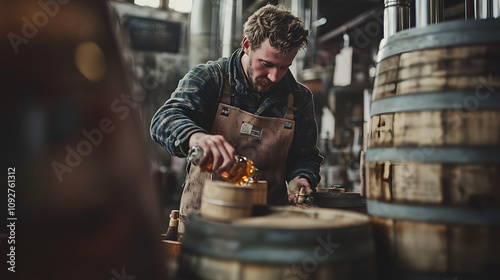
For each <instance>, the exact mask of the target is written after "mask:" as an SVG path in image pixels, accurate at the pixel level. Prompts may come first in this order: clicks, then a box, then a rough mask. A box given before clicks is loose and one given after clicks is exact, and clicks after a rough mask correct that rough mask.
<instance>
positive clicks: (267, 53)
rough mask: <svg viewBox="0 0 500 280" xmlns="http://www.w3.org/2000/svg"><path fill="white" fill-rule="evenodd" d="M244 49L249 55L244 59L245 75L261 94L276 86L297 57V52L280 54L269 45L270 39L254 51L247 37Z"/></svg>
mask: <svg viewBox="0 0 500 280" xmlns="http://www.w3.org/2000/svg"><path fill="white" fill-rule="evenodd" d="M242 47H243V51H244V52H245V54H246V55H247V57H246V58H244V59H245V60H243V59H242V64H243V68H244V69H245V74H246V75H247V78H248V80H249V81H250V82H251V83H252V86H253V87H254V88H256V89H257V90H258V91H259V92H267V91H269V90H270V89H271V88H272V87H273V86H274V85H276V84H277V83H278V82H279V81H280V80H281V79H282V78H283V76H285V74H286V72H288V68H289V67H290V66H291V65H292V62H293V60H294V58H295V56H296V55H297V51H295V52H290V53H286V54H283V53H280V52H279V51H278V50H277V49H275V48H274V47H272V46H271V45H270V44H269V39H266V40H265V41H263V42H262V43H261V45H260V47H259V48H257V49H252V48H250V43H249V41H248V39H247V38H246V37H245V38H244V39H243V43H242Z"/></svg>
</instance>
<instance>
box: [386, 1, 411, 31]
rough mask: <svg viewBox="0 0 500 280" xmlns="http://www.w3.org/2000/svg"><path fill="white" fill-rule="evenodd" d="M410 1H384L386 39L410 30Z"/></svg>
mask: <svg viewBox="0 0 500 280" xmlns="http://www.w3.org/2000/svg"><path fill="white" fill-rule="evenodd" d="M410 5H411V1H410V0H385V1H384V6H385V9H384V37H385V38H388V37H390V36H392V35H394V34H395V33H396V32H398V31H401V30H404V29H408V28H410V22H411V16H410V12H411V8H410Z"/></svg>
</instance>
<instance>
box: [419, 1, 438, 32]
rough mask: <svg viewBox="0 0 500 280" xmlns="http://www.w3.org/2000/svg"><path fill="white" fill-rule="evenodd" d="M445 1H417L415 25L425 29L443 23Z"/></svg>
mask: <svg viewBox="0 0 500 280" xmlns="http://www.w3.org/2000/svg"><path fill="white" fill-rule="evenodd" d="M443 12H444V0H419V1H415V25H416V27H424V26H427V25H429V24H436V23H438V22H442V21H443Z"/></svg>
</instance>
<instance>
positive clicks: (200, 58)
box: [189, 0, 220, 67]
mask: <svg viewBox="0 0 500 280" xmlns="http://www.w3.org/2000/svg"><path fill="white" fill-rule="evenodd" d="M213 2H214V3H212V1H205V0H194V1H193V8H192V10H191V15H190V31H189V32H190V34H189V38H190V40H189V41H190V42H189V65H190V67H193V66H195V65H197V64H200V63H205V62H207V61H208V60H213V59H215V58H217V57H218V56H219V55H220V53H219V55H216V54H215V53H214V50H216V49H215V48H216V46H215V45H214V42H213V41H212V36H215V35H216V34H213V32H214V28H213V27H214V21H213V18H214V17H215V18H216V19H217V18H218V16H219V15H217V14H213V12H214V8H215V7H216V6H218V1H213ZM215 10H217V9H215Z"/></svg>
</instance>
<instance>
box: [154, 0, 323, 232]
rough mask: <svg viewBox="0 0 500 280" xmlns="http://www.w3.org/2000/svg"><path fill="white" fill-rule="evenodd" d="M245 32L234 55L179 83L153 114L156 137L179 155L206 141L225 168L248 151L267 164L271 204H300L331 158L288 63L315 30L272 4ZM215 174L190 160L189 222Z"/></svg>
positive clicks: (264, 172)
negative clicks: (301, 196) (321, 143)
mask: <svg viewBox="0 0 500 280" xmlns="http://www.w3.org/2000/svg"><path fill="white" fill-rule="evenodd" d="M243 35H244V38H243V41H242V43H241V49H239V50H237V51H236V52H235V53H233V54H232V55H231V57H228V58H221V59H219V60H217V61H215V62H213V61H209V62H208V63H206V64H204V65H198V66H196V67H195V68H193V69H192V70H191V71H190V72H189V73H188V74H187V75H186V76H185V77H184V78H183V79H182V80H181V81H180V82H179V85H178V87H177V89H176V90H175V92H174V93H173V94H172V97H171V98H170V99H169V100H168V101H167V102H166V103H165V105H163V106H162V107H161V108H160V109H159V110H158V112H157V113H156V114H155V116H153V120H152V123H151V136H152V138H153V139H154V140H155V141H157V142H158V143H160V144H161V145H162V146H164V147H165V148H167V150H168V151H169V152H170V153H171V154H172V155H174V156H178V157H185V156H186V155H187V152H188V150H189V148H190V147H193V146H199V147H201V148H202V149H203V151H204V153H205V155H207V156H213V170H214V171H215V173H217V174H220V173H222V172H223V171H224V170H225V169H226V168H227V167H228V166H229V165H230V164H231V162H232V161H233V159H234V155H237V154H239V155H243V156H246V157H248V158H249V159H251V160H252V161H253V162H254V165H255V166H256V167H257V168H258V169H259V180H266V181H267V183H268V203H269V204H271V205H284V204H287V203H291V204H295V203H296V202H297V197H298V192H299V190H300V188H302V187H304V188H305V191H306V194H310V193H311V192H313V190H314V189H315V187H316V185H317V184H318V182H319V180H320V176H319V166H320V164H321V162H322V160H323V158H322V157H321V156H320V155H319V150H318V148H317V147H316V140H317V126H316V121H315V119H314V108H313V100H312V94H311V92H310V91H309V90H308V89H307V88H306V87H305V86H303V85H301V84H299V83H298V82H297V81H296V80H295V79H294V77H293V75H292V74H291V72H290V71H289V69H288V68H289V67H290V66H291V65H292V61H293V60H294V58H295V56H296V55H297V52H298V51H299V50H300V49H301V48H305V47H306V46H307V41H308V39H309V31H307V30H305V29H304V26H303V22H302V20H301V19H300V18H298V17H296V16H294V15H292V14H291V13H290V12H288V11H286V10H285V9H284V8H282V7H278V6H274V5H270V4H268V5H266V6H264V7H262V8H261V9H259V10H258V11H256V12H255V13H254V14H253V15H251V16H250V17H249V19H248V21H247V22H246V23H245V28H244V34H243ZM209 132H210V133H209ZM207 178H209V175H208V174H206V173H203V172H200V170H199V168H198V167H197V166H193V165H191V166H190V170H189V174H188V178H187V179H186V182H185V185H184V190H183V194H182V198H181V205H180V214H181V218H180V220H181V224H183V222H184V220H185V218H186V216H187V214H188V213H189V212H191V211H192V210H195V209H198V208H199V207H200V204H201V193H202V187H203V182H204V181H205V180H206V179H207ZM285 181H288V182H289V184H288V194H289V195H288V197H287V185H286V182H285ZM287 198H288V199H287ZM179 231H180V232H183V226H182V225H180V226H179Z"/></svg>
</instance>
